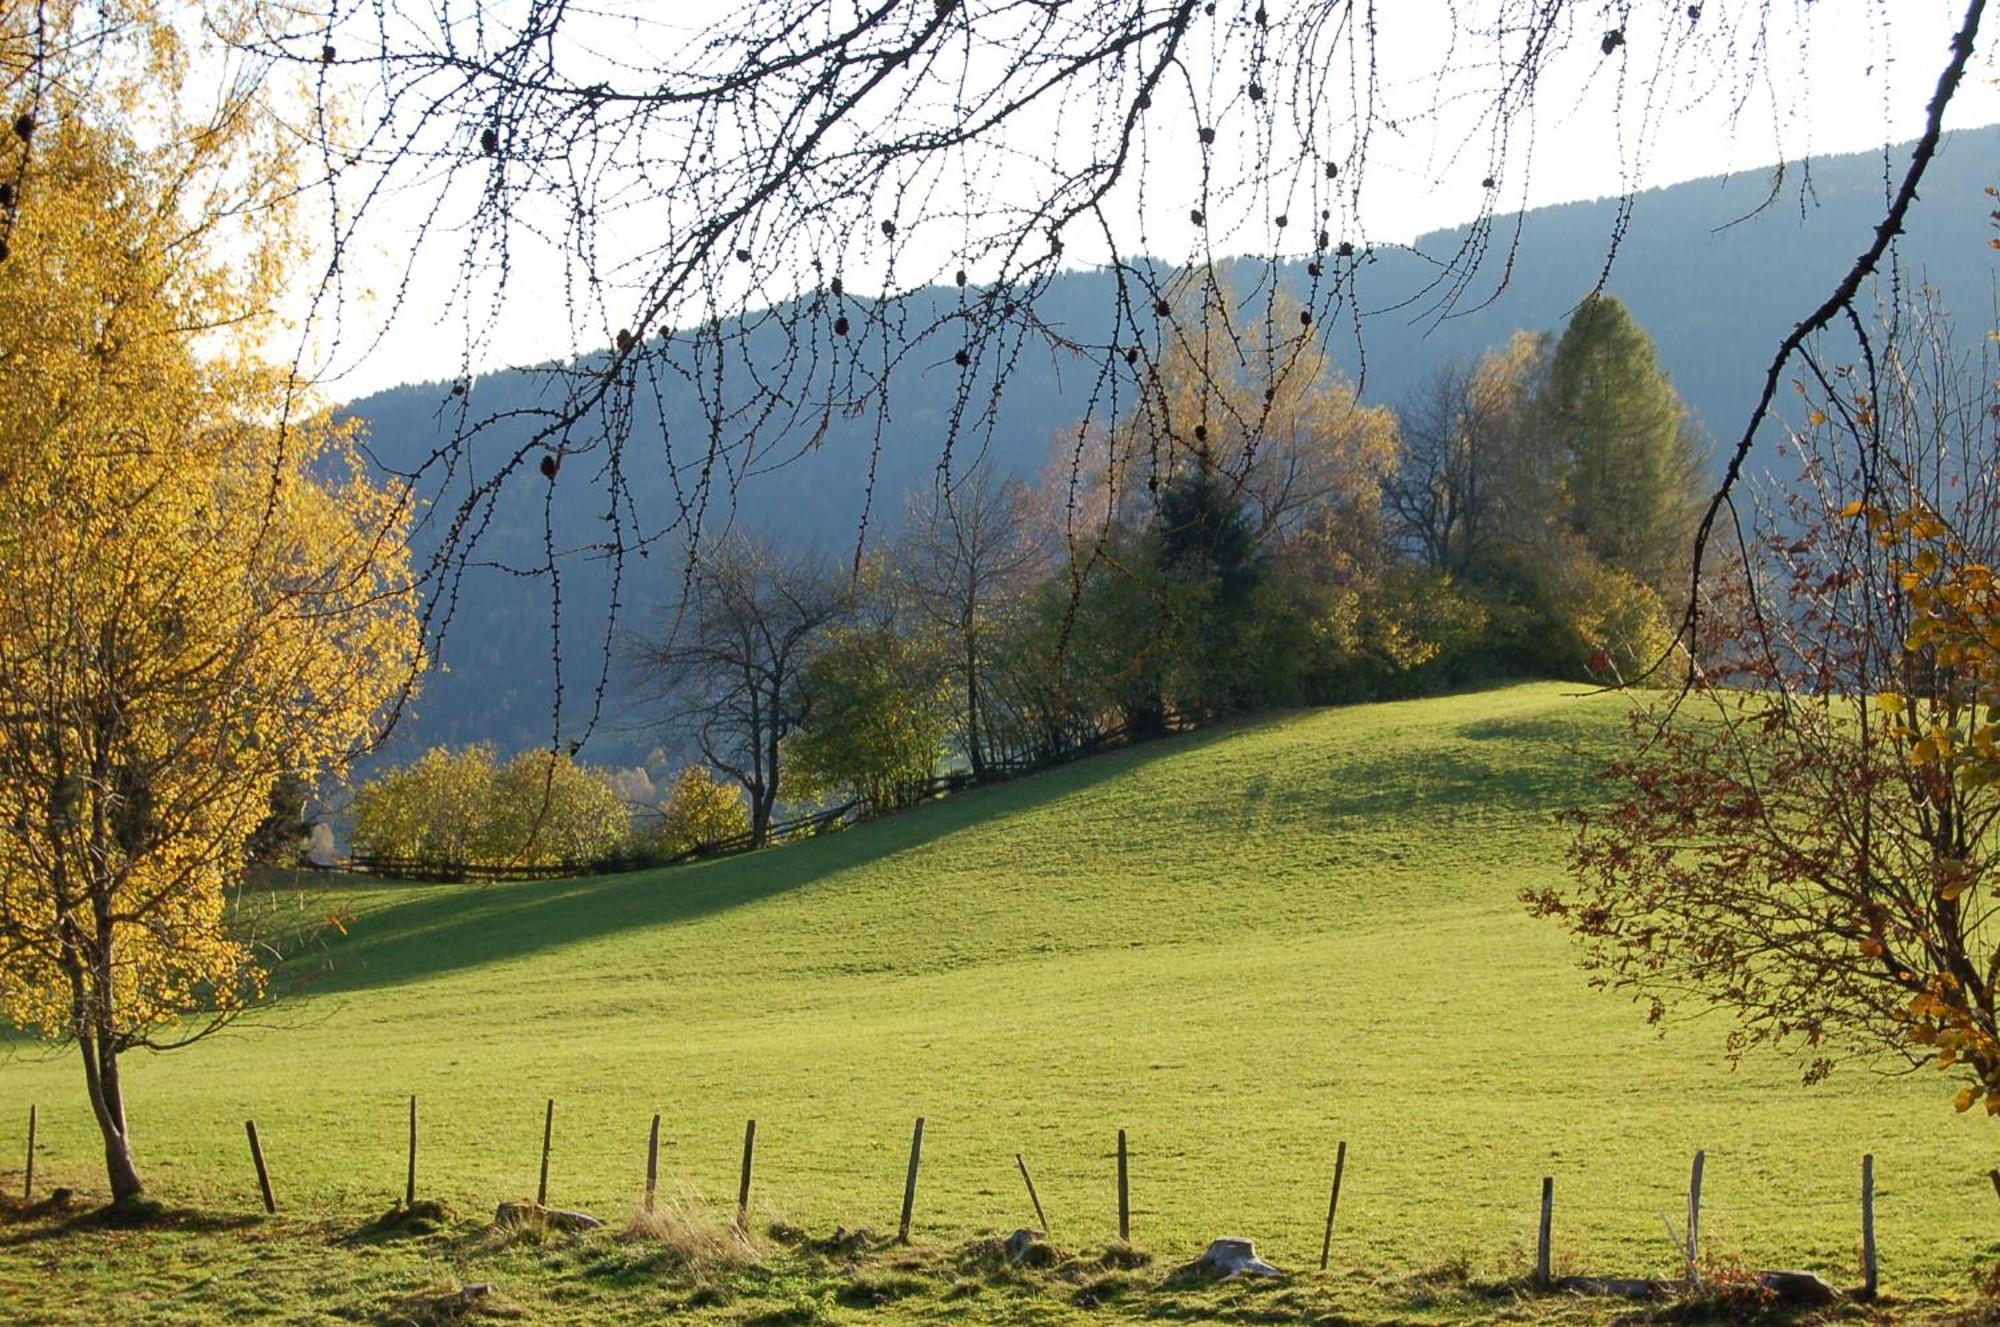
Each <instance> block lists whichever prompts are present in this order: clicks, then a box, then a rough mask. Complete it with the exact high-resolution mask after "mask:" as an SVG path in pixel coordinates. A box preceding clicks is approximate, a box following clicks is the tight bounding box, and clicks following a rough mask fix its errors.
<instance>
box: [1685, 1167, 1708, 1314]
mask: <svg viewBox="0 0 2000 1327" xmlns="http://www.w3.org/2000/svg"><path fill="white" fill-rule="evenodd" d="M1707 1159H1708V1154H1707V1153H1706V1152H1696V1153H1695V1154H1694V1173H1693V1174H1692V1175H1691V1176H1689V1177H1688V1224H1687V1279H1688V1284H1689V1285H1691V1286H1692V1285H1699V1284H1701V1265H1700V1264H1701V1170H1702V1164H1703V1163H1704V1162H1705V1161H1706V1160H1707Z"/></svg>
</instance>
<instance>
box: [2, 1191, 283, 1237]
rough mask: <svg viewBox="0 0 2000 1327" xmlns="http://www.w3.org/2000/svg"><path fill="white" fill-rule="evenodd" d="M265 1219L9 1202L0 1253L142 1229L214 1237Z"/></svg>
mask: <svg viewBox="0 0 2000 1327" xmlns="http://www.w3.org/2000/svg"><path fill="white" fill-rule="evenodd" d="M262 1224H263V1218H262V1217H259V1216H249V1215H245V1214H243V1213H225V1212H203V1211H198V1210H196V1209H194V1208H185V1207H168V1206H166V1205H165V1204H163V1203H157V1202H154V1201H152V1200H151V1199H146V1198H141V1199H138V1200H136V1201H132V1202H123V1203H111V1204H109V1205H107V1206H103V1207H81V1206H77V1205H73V1204H55V1205H51V1204H49V1203H38V1204H34V1205H24V1204H22V1203H21V1202H19V1201H18V1200H10V1201H9V1202H7V1203H5V1204H4V1205H0V1248H20V1247H23V1246H26V1245H32V1244H38V1243H42V1242H44V1241H49V1240H61V1239H67V1238H69V1237H71V1236H73V1235H83V1234H89V1233H91V1232H94V1231H110V1230H143V1231H149V1232H155V1233H160V1234H182V1235H218V1234H228V1233H232V1232H235V1231H240V1230H250V1229H254V1228H256V1227H258V1226H260V1225H262Z"/></svg>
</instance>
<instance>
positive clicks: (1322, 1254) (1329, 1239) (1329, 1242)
mask: <svg viewBox="0 0 2000 1327" xmlns="http://www.w3.org/2000/svg"><path fill="white" fill-rule="evenodd" d="M1346 1170H1347V1140H1346V1139H1345V1138H1343V1139H1341V1140H1340V1149H1339V1150H1338V1151H1337V1152H1335V1153H1334V1154H1333V1192H1332V1193H1330V1194H1328V1195H1327V1198H1326V1238H1325V1239H1323V1240H1321V1241H1320V1242H1319V1269H1320V1270H1321V1271H1322V1272H1323V1271H1325V1270H1326V1260H1327V1259H1328V1258H1330V1257H1332V1256H1333V1214H1334V1213H1335V1212H1337V1211H1339V1210H1340V1177H1341V1176H1342V1175H1343V1174H1344V1173H1346Z"/></svg>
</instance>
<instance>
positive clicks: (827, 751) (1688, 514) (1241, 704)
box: [634, 277, 1706, 843]
mask: <svg viewBox="0 0 2000 1327" xmlns="http://www.w3.org/2000/svg"><path fill="white" fill-rule="evenodd" d="M1194 298H1195V299H1196V300H1197V301H1198V302H1199V306H1200V307H1198V308H1197V309H1195V310H1194V311H1193V312H1194V314H1195V315H1196V316H1194V317H1191V318H1186V319H1182V320H1181V322H1182V324H1183V325H1184V326H1192V327H1201V328H1212V329H1214V331H1213V334H1212V335H1203V336H1201V337H1200V338H1187V339H1184V340H1182V341H1181V342H1180V343H1178V344H1177V345H1176V346H1174V347H1173V349H1172V350H1171V352H1169V353H1166V354H1162V355H1160V356H1157V357H1156V366H1155V368H1153V369H1152V370H1150V371H1148V372H1147V374H1146V376H1145V378H1144V379H1143V380H1142V381H1140V382H1138V383H1137V384H1136V385H1135V386H1136V399H1135V400H1134V401H1133V402H1132V403H1131V405H1130V406H1129V407H1127V408H1125V409H1124V410H1122V411H1120V412H1118V413H1117V415H1116V418H1115V420H1114V422H1112V423H1111V424H1110V425H1108V426H1097V425H1090V424H1086V425H1084V426H1081V427H1080V428H1079V429H1078V430H1077V432H1076V433H1075V434H1073V435H1071V436H1069V437H1067V438H1064V439H1062V440H1060V441H1059V442H1058V444H1057V446H1056V448H1055V455H1054V457H1053V458H1052V460H1051V463H1050V466H1049V467H1048V470H1047V472H1046V473H1045V474H1044V475H1043V476H1041V477H1040V478H1039V479H1038V480H1037V481H1035V482H1025V481H1019V480H1007V479H1002V478H1000V477H998V476H996V475H995V474H994V473H992V471H991V470H990V469H989V468H988V467H987V466H985V465H984V464H977V465H974V466H972V467H969V468H968V469H967V470H965V471H963V472H960V473H958V474H956V475H952V476H949V477H948V478H947V479H946V480H944V481H941V482H940V483H939V484H938V485H937V486H935V488H933V489H930V490H927V491H924V492H920V493H918V494H915V495H913V496H912V498H911V499H910V502H909V507H908V510H907V512H906V519H905V520H904V522H903V525H902V529H901V532H900V533H899V535H898V536H897V537H896V538H895V539H894V540H892V541H890V542H889V543H888V544H887V545H886V546H884V547H881V548H879V549H878V550H876V551H875V552H874V553H872V554H871V555H869V556H868V557H866V558H864V559H862V560H861V561H860V562H859V563H858V564H857V565H856V566H855V567H854V568H853V569H851V570H849V569H840V570H836V568H835V567H834V566H833V564H832V563H831V562H830V560H828V559H826V558H824V557H821V556H817V555H814V554H811V553H807V552H803V551H799V550H782V549H780V548H779V547H778V546H777V545H775V544H774V543H772V542H770V541H764V540H758V539H754V538H751V537H748V536H745V535H742V534H734V535H731V536H730V537H728V538H726V539H721V540H717V541H715V542H713V543H711V544H709V545H707V546H706V547H704V548H702V549H700V550H699V551H698V553H697V555H696V556H695V557H694V558H693V560H692V561H691V563H690V565H689V566H688V568H687V579H686V589H685V593H684V595H683V597H682V599H681V601H680V602H679V603H678V604H676V605H675V611H674V612H672V613H671V614H669V615H668V616H669V617H670V618H671V620H672V623H673V626H672V628H671V629H670V630H666V631H663V632H662V633H661V634H660V635H659V636H658V637H657V638H654V639H651V640H648V641H645V642H642V643H641V644H640V645H639V647H638V648H637V649H636V650H635V652H634V664H635V668H636V671H637V672H639V673H640V674H641V675H642V677H643V678H644V679H645V681H646V682H647V684H648V685H649V687H650V688H651V696H650V699H651V701H652V703H654V704H655V705H656V706H657V708H658V710H659V712H660V713H661V714H662V715H663V718H664V721H665V723H666V725H667V726H668V727H669V728H670V729H671V730H673V732H674V733H675V734H676V735H677V736H678V737H680V738H681V739H683V740H684V741H685V742H686V743H687V744H688V745H690V746H692V748H693V749H694V750H695V751H697V752H698V753H699V757H700V761H701V763H702V764H703V765H705V766H706V767H707V768H708V769H710V770H712V771H713V772H714V774H715V776H716V777H717V778H719V779H722V780H726V781H728V782H729V783H733V784H734V785H735V787H736V788H737V789H739V790H740V792H741V795H742V811H743V814H744V815H745V816H746V818H747V820H748V823H749V829H750V834H751V837H752V840H753V841H754V842H757V843H762V842H765V841H767V840H768V839H769V837H770V835H771V831H772V828H773V826H774V825H775V824H777V821H778V813H779V810H780V807H781V806H783V805H787V804H790V805H800V804H814V803H831V802H834V801H837V800H847V799H856V800H859V801H861V802H863V803H865V804H867V805H868V806H869V807H871V808H873V809H876V810H886V809H893V808H895V807H898V806H902V805H906V804H908V803H909V802H910V801H912V800H914V799H916V798H919V797H921V796H924V795H927V794H928V792H929V790H930V789H931V787H932V786H933V782H934V779H935V777H936V775H937V773H938V771H939V769H940V768H941V767H942V766H944V765H946V764H947V763H958V764H959V765H960V766H961V767H962V768H963V770H964V771H965V772H967V773H969V774H970V775H971V776H972V777H975V778H979V777H985V776H987V775H989V774H992V773H994V772H997V771H1000V770H1003V769H1009V768H1019V767H1021V766H1023V765H1031V764H1040V763H1047V762H1053V761H1058V760H1062V759H1066V758H1069V757H1071V756H1074V755H1076V754H1078V753H1079V752H1082V751H1085V750H1089V749H1092V748H1093V747H1095V746H1096V745H1099V744H1101V743H1102V742H1103V741H1105V740H1106V739H1107V738H1108V737H1110V736H1114V735H1122V736H1125V737H1128V738H1131V739H1141V738H1146V737H1150V736H1155V735H1158V734H1160V733H1163V732H1166V731H1169V730H1171V729H1173V728H1176V727H1179V726H1184V725H1188V724H1201V723H1208V722H1213V721H1215V720H1218V719H1222V718H1226V717H1230V716H1234V715H1241V714H1247V713H1252V712H1255V711H1258V710H1263V709H1269V708H1272V707H1278V706H1287V705H1297V704H1314V703H1328V702H1335V701H1344V700H1360V699H1368V698H1378V697H1389V696H1398V695H1410V694H1416V693H1420V692H1423V691H1428V690H1435V689H1439V688H1442V687H1448V686H1454V685H1462V684H1467V683H1471V682H1476V681H1480V680H1486V679H1492V678H1498V677H1506V676H1556V677H1585V676H1591V675H1600V676H1618V677H1633V676H1636V675H1638V674H1640V673H1642V672H1644V671H1645V670H1646V669H1647V668H1648V667H1649V666H1651V665H1652V664H1654V663H1655V662H1656V661H1658V660H1659V659H1660V658H1661V657H1662V656H1663V655H1664V654H1665V653H1666V651H1667V650H1668V649H1669V648H1670V647H1671V644H1672V633H1671V631H1670V629H1669V626H1668V623H1667V615H1666V607H1665V606H1666V604H1667V603H1668V602H1669V601H1670V599H1672V598H1673V597H1674V596H1675V594H1676V592H1677V590H1678V587H1677V586H1676V584H1675V578H1676V576H1677V574H1678V565H1679V564H1678V562H1677V559H1682V558H1684V551H1685V548H1686V541H1687V539H1688V536H1689V533H1690V531H1691V528H1692V524H1693V521H1694V519H1695V515H1696V511H1697V504H1698V502H1699V501H1700V499H1701V497H1702V496H1703V494H1704V486H1705V480H1706V475H1705V468H1706V467H1705V451H1704V446H1703V443H1702V440H1701V436H1700V432H1699V430H1698V428H1697V426H1696V424H1695V422H1694V421H1693V420H1692V419H1691V418H1690V417H1689V414H1688V412H1687V410H1686V409H1685V407H1684V406H1683V405H1682V403H1681V401H1680V399H1679V397H1678V396H1677V395H1676V393H1675V392H1674V389H1673V387H1672V384H1671V383H1670V382H1669V381H1668V379H1667V376H1666V375H1665V373H1664V372H1663V371H1662V370H1661V369H1660V367H1659V364H1658V361H1657V358H1656V356H1655V354H1654V351H1653V347H1652V344H1651V342H1650V340H1649V339H1648V338H1647V336H1646V334H1645V333H1644V331H1643V330H1642V329H1640V328H1639V327H1638V325H1637V324H1636V323H1635V322H1634V321H1633V320H1632V318H1631V316H1630V315H1629V314H1628V313H1627V311H1626V310H1625V308H1624V307H1623V306H1622V305H1621V304H1620V303H1619V302H1618V301H1617V300H1616V299H1614V298H1612V297H1610V296H1598V297H1595V298H1592V299H1590V300H1588V301H1586V302H1585V303H1584V304H1583V305H1581V306H1580V307H1579V308H1578V310H1577V311H1576V313H1575V315H1574V316H1573V317H1572V318H1571V320H1570V323H1569V325H1568V327H1567V328H1566V329H1565V330H1564V332H1563V334H1562V335H1561V336H1560V338H1557V337H1552V336H1549V335H1544V334H1533V333H1520V334H1517V335H1516V336H1515V337H1514V338H1513V339H1512V340H1511V341H1510V342H1509V343H1508V344H1506V345H1505V346H1502V347H1499V348H1496V349H1494V350H1492V351H1490V352H1489V353H1487V354H1486V355H1485V356H1484V357H1483V358H1482V359H1480V360H1479V362H1478V363H1476V364H1471V365H1448V366H1446V367H1444V368H1441V369H1439V370H1438V371H1437V372H1435V373H1434V374H1433V375H1432V376H1431V377H1430V379H1429V380H1428V381H1427V383H1426V384H1425V385H1424V387H1423V389H1422V390H1421V391H1420V392H1418V393H1417V394H1415V395H1414V396H1413V398H1412V399H1410V400H1408V401H1406V402H1405V403H1403V405H1402V407H1401V408H1400V409H1398V410H1389V409H1386V408H1383V407H1377V406H1368V405H1364V404H1362V403H1361V402H1360V401H1359V400H1358V398H1357V396H1356V393H1355V391H1354V389H1353V387H1352V386H1351V385H1350V384H1349V383H1348V382H1347V381H1346V380H1344V379H1343V378H1342V377H1341V376H1340V375H1339V374H1338V373H1337V372H1336V371H1335V369H1334V367H1333V365H1332V364H1331V363H1330V362H1329V361H1328V359H1327V358H1326V357H1325V355H1324V354H1323V352H1322V351H1321V350H1320V349H1319V348H1318V347H1317V346H1316V345H1314V344H1312V343H1311V341H1310V339H1309V338H1307V337H1295V338H1290V339H1283V338H1279V337H1276V336H1271V335H1266V336H1265V338H1264V340H1263V342H1262V344H1256V343H1254V341H1253V338H1251V337H1249V336H1246V335H1243V334H1241V333H1240V332H1239V331H1236V330H1232V329H1233V327H1234V326H1235V324H1234V323H1233V321H1232V320H1233V319H1234V318H1235V316H1236V315H1237V313H1238V311H1239V310H1238V305H1237V303H1236V301H1235V300H1234V298H1233V296H1232V295H1231V294H1230V292H1229V291H1228V290H1227V288H1226V286H1225V285H1224V284H1223V283H1222V282H1221V281H1220V280H1218V279H1216V278H1214V277H1210V278H1209V279H1207V280H1206V281H1205V282H1204V283H1203V284H1202V286H1201V288H1200V290H1199V292H1198V294H1197V295H1196V296H1195V297H1194ZM1277 321H1279V322H1282V321H1283V320H1282V319H1279V320H1277ZM700 791H701V793H702V794H703V795H704V796H705V797H706V798H708V799H709V801H710V802H712V801H713V799H714V783H713V781H709V782H706V783H704V785H703V787H702V788H701V789H700ZM672 804H673V799H671V798H670V799H669V808H670V809H671V807H672Z"/></svg>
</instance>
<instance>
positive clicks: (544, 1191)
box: [535, 1097, 556, 1207]
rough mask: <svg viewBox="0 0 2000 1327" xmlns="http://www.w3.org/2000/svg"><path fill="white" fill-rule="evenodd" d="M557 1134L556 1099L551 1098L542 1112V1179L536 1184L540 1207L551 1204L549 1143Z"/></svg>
mask: <svg viewBox="0 0 2000 1327" xmlns="http://www.w3.org/2000/svg"><path fill="white" fill-rule="evenodd" d="M555 1136H556V1099H555V1098H554V1097H550V1098H549V1105H548V1109H547V1110H546V1111H544V1112H543V1113H542V1179H541V1183H539V1184H537V1185H536V1186H535V1203H536V1205H537V1206H539V1207H547V1206H548V1205H549V1144H550V1143H552V1142H554V1141H555Z"/></svg>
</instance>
